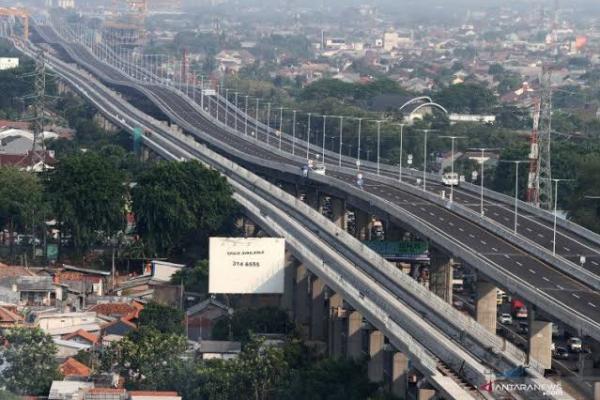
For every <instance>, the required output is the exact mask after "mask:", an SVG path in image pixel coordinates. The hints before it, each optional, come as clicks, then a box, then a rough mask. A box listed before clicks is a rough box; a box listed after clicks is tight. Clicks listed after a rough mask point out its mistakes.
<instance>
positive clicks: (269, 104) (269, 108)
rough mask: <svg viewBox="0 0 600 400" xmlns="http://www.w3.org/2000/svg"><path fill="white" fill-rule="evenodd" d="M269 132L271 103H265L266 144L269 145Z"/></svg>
mask: <svg viewBox="0 0 600 400" xmlns="http://www.w3.org/2000/svg"><path fill="white" fill-rule="evenodd" d="M269 130H271V103H270V102H269V103H267V144H269V139H270V138H269V136H270V132H269Z"/></svg>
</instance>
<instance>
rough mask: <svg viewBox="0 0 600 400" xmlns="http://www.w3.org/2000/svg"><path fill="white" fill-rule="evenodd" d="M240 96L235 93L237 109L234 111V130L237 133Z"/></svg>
mask: <svg viewBox="0 0 600 400" xmlns="http://www.w3.org/2000/svg"><path fill="white" fill-rule="evenodd" d="M239 94H240V93H239V92H235V93H234V95H235V97H234V99H235V100H234V101H235V109H234V110H233V111H234V115H235V122H234V129H235V131H236V132H237V130H238V129H237V128H238V126H237V125H238V113H237V112H238V110H237V108H238V95H239Z"/></svg>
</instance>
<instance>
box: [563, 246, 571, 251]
mask: <svg viewBox="0 0 600 400" xmlns="http://www.w3.org/2000/svg"><path fill="white" fill-rule="evenodd" d="M563 249H565V250H566V251H571V249H570V248H568V247H564V246H563Z"/></svg>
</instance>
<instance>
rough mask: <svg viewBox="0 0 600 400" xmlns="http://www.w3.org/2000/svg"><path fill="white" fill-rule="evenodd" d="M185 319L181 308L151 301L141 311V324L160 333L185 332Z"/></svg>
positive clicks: (179, 333)
mask: <svg viewBox="0 0 600 400" xmlns="http://www.w3.org/2000/svg"><path fill="white" fill-rule="evenodd" d="M183 319H184V317H183V312H182V311H181V310H178V309H175V308H173V307H169V306H165V305H162V304H159V303H155V302H151V303H148V304H146V305H145V306H144V309H143V310H142V311H141V312H140V318H139V325H140V326H141V327H146V328H153V329H156V330H157V331H158V332H160V333H167V334H175V335H181V334H183V333H184V329H183V328H184V326H183Z"/></svg>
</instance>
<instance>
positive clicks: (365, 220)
mask: <svg viewBox="0 0 600 400" xmlns="http://www.w3.org/2000/svg"><path fill="white" fill-rule="evenodd" d="M354 221H355V223H356V238H357V239H358V240H371V217H370V215H369V214H368V213H366V212H364V211H361V210H356V211H355V212H354Z"/></svg>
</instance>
